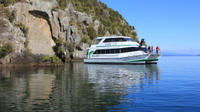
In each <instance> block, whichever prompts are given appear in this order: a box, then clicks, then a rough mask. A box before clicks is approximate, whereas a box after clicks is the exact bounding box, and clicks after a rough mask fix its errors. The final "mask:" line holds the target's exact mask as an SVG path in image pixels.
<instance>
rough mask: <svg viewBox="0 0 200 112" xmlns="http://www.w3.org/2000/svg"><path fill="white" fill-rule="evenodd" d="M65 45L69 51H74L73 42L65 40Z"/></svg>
mask: <svg viewBox="0 0 200 112" xmlns="http://www.w3.org/2000/svg"><path fill="white" fill-rule="evenodd" d="M66 46H67V48H68V50H69V52H71V53H73V52H74V48H75V46H74V44H72V43H71V42H69V41H66Z"/></svg>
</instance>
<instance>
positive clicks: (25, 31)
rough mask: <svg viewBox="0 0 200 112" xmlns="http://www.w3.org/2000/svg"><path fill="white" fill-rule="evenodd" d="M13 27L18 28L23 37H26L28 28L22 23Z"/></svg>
mask: <svg viewBox="0 0 200 112" xmlns="http://www.w3.org/2000/svg"><path fill="white" fill-rule="evenodd" d="M15 26H17V27H19V28H20V30H21V31H22V32H23V33H24V36H25V37H27V34H28V28H27V27H26V26H25V25H24V24H22V23H16V24H15Z"/></svg>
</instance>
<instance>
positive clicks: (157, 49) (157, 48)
mask: <svg viewBox="0 0 200 112" xmlns="http://www.w3.org/2000/svg"><path fill="white" fill-rule="evenodd" d="M159 50H160V48H159V46H157V47H156V54H158V51H159Z"/></svg>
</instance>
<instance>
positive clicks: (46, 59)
mask: <svg viewBox="0 0 200 112" xmlns="http://www.w3.org/2000/svg"><path fill="white" fill-rule="evenodd" d="M41 60H42V61H43V62H51V63H56V62H60V61H61V60H60V58H59V57H57V56H42V58H41Z"/></svg>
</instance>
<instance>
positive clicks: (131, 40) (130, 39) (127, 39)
mask: <svg viewBox="0 0 200 112" xmlns="http://www.w3.org/2000/svg"><path fill="white" fill-rule="evenodd" d="M124 40H125V41H130V42H134V40H133V39H132V38H124Z"/></svg>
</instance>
